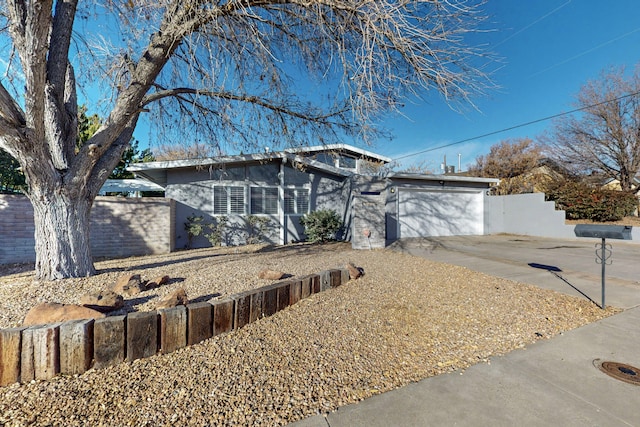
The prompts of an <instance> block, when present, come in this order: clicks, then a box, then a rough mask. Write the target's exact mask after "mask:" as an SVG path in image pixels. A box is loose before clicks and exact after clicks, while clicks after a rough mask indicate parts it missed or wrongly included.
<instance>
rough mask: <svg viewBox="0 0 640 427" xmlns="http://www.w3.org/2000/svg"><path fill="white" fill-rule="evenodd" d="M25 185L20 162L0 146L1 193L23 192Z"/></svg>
mask: <svg viewBox="0 0 640 427" xmlns="http://www.w3.org/2000/svg"><path fill="white" fill-rule="evenodd" d="M25 185H26V182H25V179H24V174H23V173H22V172H21V171H20V163H18V161H17V160H16V159H14V158H13V157H11V156H10V155H9V153H7V152H6V151H4V150H3V149H2V148H0V193H21V192H22V191H24V187H25Z"/></svg>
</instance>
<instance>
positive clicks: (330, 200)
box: [165, 159, 348, 248]
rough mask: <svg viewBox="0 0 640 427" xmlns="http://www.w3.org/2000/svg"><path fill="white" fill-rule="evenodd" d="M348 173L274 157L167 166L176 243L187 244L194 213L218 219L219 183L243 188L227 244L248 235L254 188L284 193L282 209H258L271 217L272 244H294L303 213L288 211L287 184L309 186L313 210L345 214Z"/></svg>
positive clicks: (201, 241) (199, 240) (200, 242)
mask: <svg viewBox="0 0 640 427" xmlns="http://www.w3.org/2000/svg"><path fill="white" fill-rule="evenodd" d="M346 181H348V180H346V179H345V178H344V177H340V176H334V175H332V174H330V173H326V172H322V171H319V170H310V169H308V170H304V171H301V170H299V169H297V168H296V167H295V166H294V165H292V164H291V162H288V161H284V162H283V161H282V159H274V160H268V161H263V162H249V163H246V164H242V165H224V166H219V165H218V166H215V167H214V166H211V167H208V168H196V167H189V168H178V169H168V170H167V171H166V187H165V195H166V197H168V198H171V199H174V200H175V201H176V247H178V248H182V247H185V246H186V245H187V242H188V236H187V233H186V230H185V228H184V224H185V223H186V222H187V218H188V217H189V216H191V215H195V216H203V217H204V218H205V221H207V222H213V221H215V219H216V217H217V216H218V215H216V213H215V212H214V203H213V198H214V197H213V192H214V187H215V186H231V187H242V188H244V201H245V203H244V205H245V207H244V212H245V213H244V214H234V213H228V214H226V215H225V216H226V217H227V218H228V219H229V227H228V229H229V233H227V235H226V236H225V239H224V241H223V244H225V245H237V244H242V243H244V237H243V235H246V233H245V230H246V229H247V227H248V224H247V216H248V215H250V214H251V202H250V199H251V197H250V191H251V190H250V189H251V187H258V188H274V189H277V190H278V193H279V197H278V199H279V203H278V205H279V210H278V213H276V214H269V215H266V214H258V216H261V217H266V218H269V219H271V223H272V224H271V227H270V229H269V233H268V234H267V235H266V240H267V241H268V242H271V243H280V244H281V243H289V242H292V241H300V240H303V239H304V235H303V227H302V225H301V224H300V217H301V216H302V213H296V214H286V215H285V214H284V212H283V197H284V189H306V190H308V191H309V211H314V210H317V209H332V210H335V211H336V212H338V213H339V214H340V215H341V216H342V217H345V215H346V213H347V212H346V209H345V206H347V193H348V191H347V190H346V188H347V187H348V185H345V182H346ZM206 246H209V242H208V241H207V240H206V239H205V238H204V237H202V236H199V237H196V238H195V239H194V240H193V242H192V247H206Z"/></svg>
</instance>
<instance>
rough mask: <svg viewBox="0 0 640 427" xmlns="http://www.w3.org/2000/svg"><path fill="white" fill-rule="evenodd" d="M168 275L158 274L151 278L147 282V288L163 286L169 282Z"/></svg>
mask: <svg viewBox="0 0 640 427" xmlns="http://www.w3.org/2000/svg"><path fill="white" fill-rule="evenodd" d="M169 279H170V278H169V276H158V277H156V278H155V279H151V280H149V281H148V282H147V285H146V287H147V289H153V288H157V287H159V286H164V285H166V284H167V283H169Z"/></svg>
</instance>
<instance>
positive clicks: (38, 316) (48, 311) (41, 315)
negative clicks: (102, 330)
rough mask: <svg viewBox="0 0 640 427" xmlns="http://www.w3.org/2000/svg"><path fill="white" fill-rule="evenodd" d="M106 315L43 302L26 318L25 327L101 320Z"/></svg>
mask: <svg viewBox="0 0 640 427" xmlns="http://www.w3.org/2000/svg"><path fill="white" fill-rule="evenodd" d="M103 317H105V315H104V314H102V313H100V312H99V311H97V310H93V309H91V308H88V307H83V306H81V305H76V304H59V303H50V302H43V303H41V304H38V305H36V306H35V307H33V308H32V309H31V310H29V312H28V313H27V315H26V316H25V318H24V321H23V322H22V325H23V326H33V325H46V324H49V323H57V322H66V321H68V320H80V319H100V318H103Z"/></svg>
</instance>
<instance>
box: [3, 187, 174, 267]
mask: <svg viewBox="0 0 640 427" xmlns="http://www.w3.org/2000/svg"><path fill="white" fill-rule="evenodd" d="M173 217H174V203H173V201H172V200H168V199H164V198H151V197H150V198H142V199H125V198H119V197H97V198H96V200H95V202H94V204H93V208H92V210H91V250H92V253H93V256H95V257H109V258H118V257H127V256H133V255H145V254H152V253H168V252H171V251H172V250H173V249H174V240H173V236H174V224H175V222H174V221H173ZM34 246H35V240H34V224H33V208H32V207H31V203H30V202H29V200H28V199H27V198H26V197H25V196H15V195H0V264H12V263H28V262H34V261H35V257H36V254H35V249H34Z"/></svg>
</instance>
